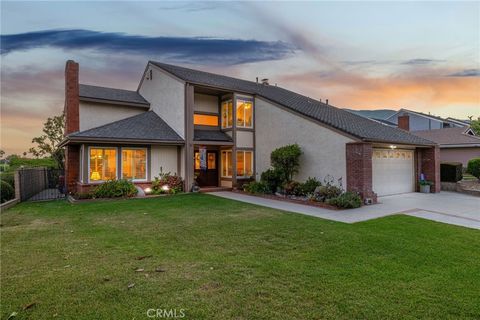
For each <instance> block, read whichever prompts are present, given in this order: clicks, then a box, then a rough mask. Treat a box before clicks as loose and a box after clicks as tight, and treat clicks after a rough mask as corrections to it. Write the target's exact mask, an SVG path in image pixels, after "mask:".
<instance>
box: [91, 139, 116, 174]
mask: <svg viewBox="0 0 480 320" xmlns="http://www.w3.org/2000/svg"><path fill="white" fill-rule="evenodd" d="M89 157H90V159H89V163H88V168H89V170H88V171H89V173H88V176H89V181H95V182H100V181H106V180H111V179H116V178H117V148H98V147H92V148H90V150H89Z"/></svg>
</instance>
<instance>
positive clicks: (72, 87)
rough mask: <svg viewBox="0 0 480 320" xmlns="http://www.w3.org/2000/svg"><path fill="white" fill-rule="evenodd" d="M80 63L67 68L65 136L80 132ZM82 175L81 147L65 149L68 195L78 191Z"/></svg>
mask: <svg viewBox="0 0 480 320" xmlns="http://www.w3.org/2000/svg"><path fill="white" fill-rule="evenodd" d="M78 69H79V67H78V63H76V62H75V61H72V60H68V61H67V64H66V66H65V109H64V112H65V135H68V134H70V133H72V132H76V131H78V130H80V115H79V105H80V101H79V96H78V95H79V85H78ZM79 173H80V147H79V146H76V145H68V146H66V147H65V185H66V187H67V192H68V193H73V192H75V191H76V184H77V181H78V180H79V179H78V178H79Z"/></svg>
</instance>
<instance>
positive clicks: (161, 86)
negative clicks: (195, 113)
mask: <svg viewBox="0 0 480 320" xmlns="http://www.w3.org/2000/svg"><path fill="white" fill-rule="evenodd" d="M149 70H152V79H150V80H147V79H146V78H144V79H143V81H142V83H141V86H140V88H139V93H140V94H141V95H142V96H143V97H144V98H145V99H146V100H147V101H148V102H150V109H151V110H153V111H155V112H156V113H157V114H158V115H159V116H160V117H161V118H162V119H163V120H164V121H165V122H166V123H168V125H169V126H170V127H172V129H173V130H175V131H176V132H177V133H178V134H179V135H180V136H181V137H182V138H185V84H184V83H183V82H182V81H180V80H178V79H176V78H174V77H173V76H171V75H169V74H167V73H165V72H164V71H161V70H160V69H159V68H157V67H154V66H152V65H150V66H149V69H148V70H147V72H146V73H145V74H146V75H149V73H150V72H149Z"/></svg>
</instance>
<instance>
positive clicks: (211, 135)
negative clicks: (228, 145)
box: [193, 129, 233, 142]
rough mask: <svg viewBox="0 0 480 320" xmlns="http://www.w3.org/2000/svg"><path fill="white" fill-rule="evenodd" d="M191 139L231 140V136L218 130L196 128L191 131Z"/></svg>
mask: <svg viewBox="0 0 480 320" xmlns="http://www.w3.org/2000/svg"><path fill="white" fill-rule="evenodd" d="M193 140H195V141H226V142H231V141H233V140H232V138H231V137H230V136H229V135H228V134H226V133H225V132H222V131H220V130H198V129H196V130H195V131H194V133H193Z"/></svg>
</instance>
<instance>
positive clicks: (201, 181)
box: [195, 150, 218, 187]
mask: <svg viewBox="0 0 480 320" xmlns="http://www.w3.org/2000/svg"><path fill="white" fill-rule="evenodd" d="M217 168H218V152H217V151H215V150H207V169H206V170H202V169H200V153H199V152H198V151H195V177H196V181H197V184H198V186H199V187H216V186H218V170H217Z"/></svg>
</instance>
